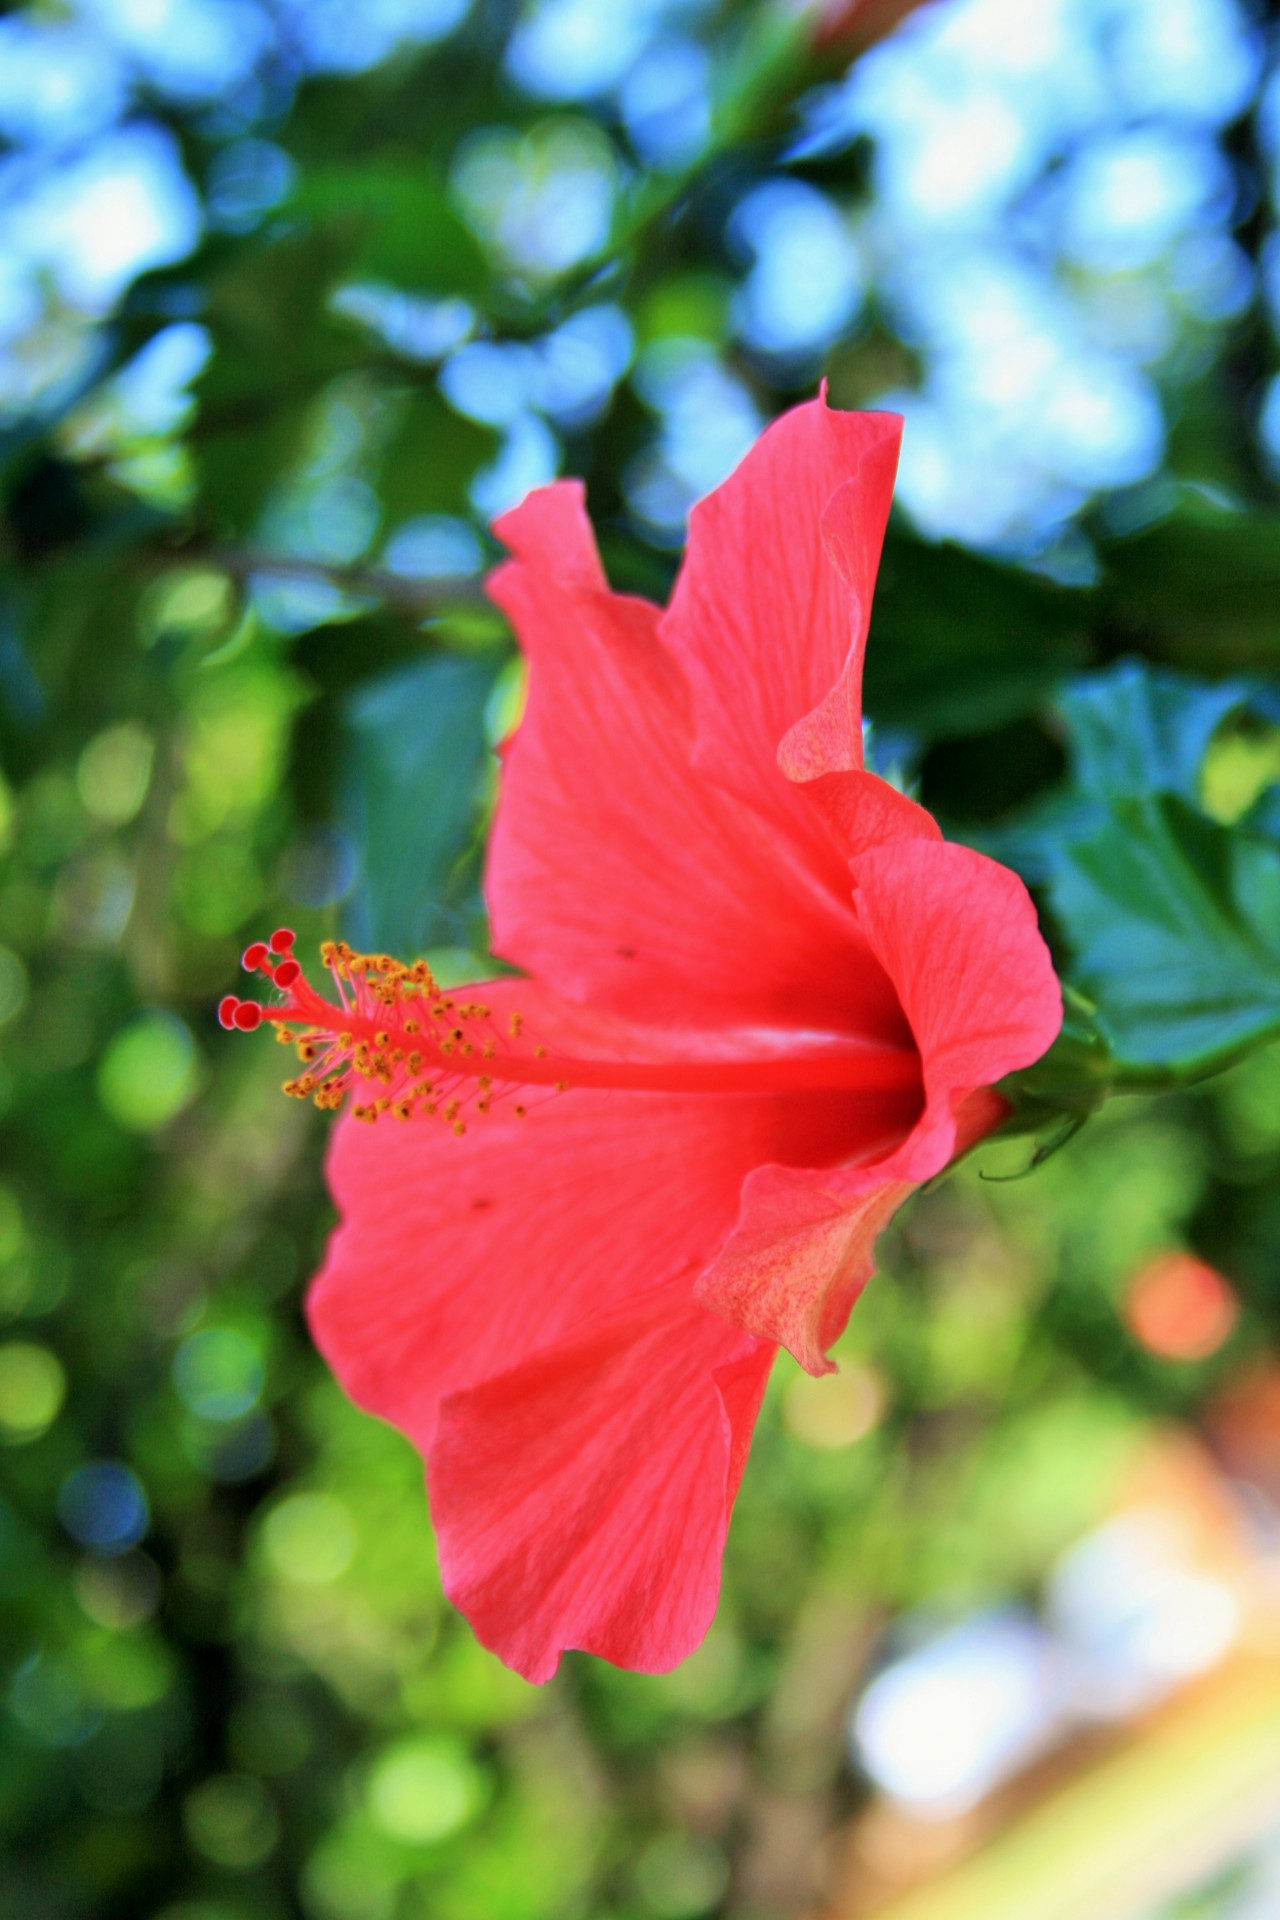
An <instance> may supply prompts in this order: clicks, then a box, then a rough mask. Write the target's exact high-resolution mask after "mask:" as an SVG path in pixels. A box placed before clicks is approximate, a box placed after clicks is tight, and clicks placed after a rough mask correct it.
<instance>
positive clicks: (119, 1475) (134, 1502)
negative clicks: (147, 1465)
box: [58, 1460, 150, 1554]
mask: <svg viewBox="0 0 1280 1920" xmlns="http://www.w3.org/2000/svg"><path fill="white" fill-rule="evenodd" d="M58 1518H59V1519H60V1520H61V1522H62V1524H63V1526H64V1527H65V1528H66V1530H67V1532H68V1533H69V1534H70V1535H71V1538H72V1539H73V1540H74V1541H76V1543H77V1544H78V1545H79V1546H82V1547H88V1548H90V1549H91V1550H92V1551H93V1552H94V1553H104V1554H116V1553H127V1552H128V1550H129V1548H130V1547H136V1546H137V1544H138V1542H139V1540H141V1538H142V1536H143V1534H144V1533H145V1532H146V1531H147V1527H148V1525H149V1524H150V1514H149V1512H148V1509H147V1496H146V1494H145V1493H144V1492H143V1490H142V1483H141V1482H140V1481H139V1479H138V1477H137V1475H136V1474H134V1473H131V1472H130V1471H129V1468H128V1467H126V1466H124V1465H123V1464H122V1462H120V1461H118V1460H92V1461H90V1462H89V1463H88V1465H87V1466H83V1467H77V1468H76V1470H75V1472H74V1473H70V1474H68V1475H67V1478H66V1479H65V1480H64V1481H63V1483H62V1486H61V1488H60V1489H59V1491H58Z"/></svg>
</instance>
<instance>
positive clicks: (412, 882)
mask: <svg viewBox="0 0 1280 1920" xmlns="http://www.w3.org/2000/svg"><path fill="white" fill-rule="evenodd" d="M501 664H502V661H501V656H500V655H498V654H496V653H489V654H484V655H470V656H459V655H457V654H450V653H436V654H432V655H431V656H430V657H429V658H428V659H426V660H423V661H420V662H416V663H415V664H414V665H412V666H409V667H404V668H401V669H399V670H398V671H396V672H395V673H391V674H387V675H386V676H385V677H384V678H382V679H380V680H377V681H375V682H373V683H372V684H368V685H365V686H362V687H361V688H360V689H359V690H358V691H356V692H354V693H352V694H351V695H349V696H348V699H347V701H346V703H345V727H344V736H345V738H344V748H343V753H342V761H343V776H342V780H341V785H340V814H341V818H342V822H343V824H344V826H345V827H346V829H347V831H348V832H349V833H350V834H351V835H352V837H353V839H354V840H355V842H356V844H357V845H358V846H359V848H360V850H361V857H362V880H361V886H360V891H359V894H358V897H357V899H356V900H355V902H354V904H353V907H352V909H351V917H350V937H351V938H352V939H353V940H354V941H355V942H356V943H357V944H359V945H360V946H363V947H366V948H379V949H381V948H386V949H387V950H388V951H390V952H392V953H396V954H400V955H404V956H411V955H413V954H415V953H418V952H420V951H421V950H422V949H423V948H424V947H432V946H439V945H449V946H467V945H473V944H474V943H475V942H476V941H477V939H481V940H482V939H483V932H482V929H481V927H480V924H479V923H480V917H481V916H480V908H479V901H478V897H477V893H476V887H477V879H478V871H479V843H480V836H481V832H482V828H483V820H484V813H485V802H486V798H487V791H488V785H489V774H490V769H491V766H492V757H491V755H490V752H489V747H488V744H487V742H486V739H485V733H484V712H485V707H486V704H487V702H488V700H489V696H490V694H491V693H492V691H493V686H494V681H495V679H496V676H497V672H498V669H499V667H500V666H501Z"/></svg>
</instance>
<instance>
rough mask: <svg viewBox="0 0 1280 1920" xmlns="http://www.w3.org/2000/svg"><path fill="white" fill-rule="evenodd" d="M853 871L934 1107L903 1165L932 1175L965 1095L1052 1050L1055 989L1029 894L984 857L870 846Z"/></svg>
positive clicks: (933, 846) (905, 844) (966, 851)
mask: <svg viewBox="0 0 1280 1920" xmlns="http://www.w3.org/2000/svg"><path fill="white" fill-rule="evenodd" d="M853 871H854V877H855V879H856V881H857V883H858V918H859V920H860V922H861V924H862V926H863V928H864V929H865V931H866V934H867V938H868V939H869V941H870V942H871V946H872V948H873V950H874V951H875V953H876V954H877V956H878V957H879V959H880V960H881V961H882V963H883V964H884V967H885V970H886V972H887V973H888V974H889V975H890V977H891V978H892V980H893V983H894V985H895V987H896V988H897V990H898V994H899V997H900V999H901V1002H902V1006H903V1010H904V1011H905V1013H906V1016H907V1019H908V1020H909V1021H910V1023H911V1030H912V1032H913V1033H914V1034H915V1037H916V1044H917V1046H918V1047H919V1049H920V1057H921V1061H922V1063H923V1068H924V1083H925V1093H926V1096H927V1100H928V1106H929V1108H930V1109H931V1111H930V1112H926V1115H925V1117H924V1118H923V1119H922V1120H921V1122H920V1125H919V1127H918V1128H917V1130H916V1134H915V1136H913V1142H909V1143H908V1145H907V1146H906V1147H904V1148H903V1149H902V1150H901V1154H902V1156H905V1157H903V1158H902V1159H901V1164H902V1167H903V1171H904V1173H905V1174H906V1175H907V1177H909V1178H912V1179H916V1180H923V1179H928V1178H930V1177H931V1176H932V1175H933V1174H934V1173H936V1172H938V1171H939V1169H940V1168H941V1167H943V1166H945V1165H946V1163H947V1161H948V1160H949V1159H950V1158H951V1156H952V1153H953V1152H954V1150H955V1146H954V1142H955V1128H954V1109H955V1107H956V1106H957V1105H958V1104H959V1102H960V1100H962V1099H963V1098H964V1097H965V1096H966V1095H967V1094H969V1093H970V1092H972V1090H973V1089H974V1088H975V1087H990V1086H993V1085H994V1084H995V1082H996V1081H997V1080H1001V1079H1003V1078H1004V1076H1005V1074H1007V1073H1013V1072H1015V1071H1016V1069H1017V1068H1019V1067H1026V1066H1030V1065H1031V1063H1032V1061H1034V1060H1038V1059H1039V1058H1040V1056H1041V1054H1043V1053H1046V1052H1047V1051H1048V1049H1049V1048H1050V1047H1051V1046H1052V1045H1053V1042H1054V1041H1055V1040H1056V1039H1057V1037H1058V1029H1059V1028H1060V1027H1061V1025H1062V990H1061V988H1060V987H1059V985H1058V981H1057V976H1056V975H1055V973H1054V971H1053V962H1052V960H1051V959H1050V957H1049V949H1048V948H1047V947H1046V946H1045V943H1044V940H1043V938H1042V937H1041V933H1040V927H1039V923H1038V921H1037V919H1036V910H1035V907H1034V905H1033V904H1032V900H1031V896H1030V894H1029V893H1028V892H1027V890H1026V888H1025V887H1024V886H1023V884H1022V882H1021V880H1020V879H1019V878H1018V876H1017V874H1016V873H1011V872H1010V871H1009V869H1008V868H1007V867H1002V866H1000V865H998V864H997V862H996V861H994V860H988V859H987V857H986V856H985V854H981V853H975V852H974V851H973V849H972V848H971V847H958V846H953V845H952V844H950V842H948V841H942V840H939V841H930V840H909V841H902V842H899V843H897V844H894V845H882V846H878V847H873V848H872V849H870V851H868V852H867V853H864V854H861V855H859V856H858V857H857V858H856V859H855V861H854V863H853Z"/></svg>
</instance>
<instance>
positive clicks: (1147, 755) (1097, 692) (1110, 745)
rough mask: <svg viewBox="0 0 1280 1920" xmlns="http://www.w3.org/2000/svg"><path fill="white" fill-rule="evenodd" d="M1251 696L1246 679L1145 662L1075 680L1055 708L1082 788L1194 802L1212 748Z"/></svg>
mask: <svg viewBox="0 0 1280 1920" xmlns="http://www.w3.org/2000/svg"><path fill="white" fill-rule="evenodd" d="M1248 697H1249V688H1248V687H1246V686H1244V685H1243V684H1242V683H1241V682H1239V681H1222V682H1218V683H1216V684H1214V683H1210V682H1207V681H1202V680H1192V679H1190V678H1188V677H1187V676H1186V675H1184V674H1180V673H1173V672H1170V671H1167V670H1165V669H1162V668H1158V667H1155V668H1153V667H1148V666H1146V665H1145V664H1144V663H1143V662H1142V661H1140V660H1122V661H1120V662H1119V663H1118V664H1117V665H1116V666H1114V667H1112V668H1110V669H1108V671H1107V672H1105V673H1098V674H1090V675H1088V676H1087V677H1085V678H1082V679H1079V680H1076V681H1074V682H1073V683H1072V684H1070V685H1069V686H1067V687H1065V688H1064V689H1063V690H1062V692H1061V693H1060V694H1059V696H1058V699H1057V701H1056V703H1055V704H1056V706H1057V709H1058V712H1059V713H1060V714H1061V715H1062V718H1063V720H1064V722H1065V724H1066V729H1067V735H1068V745H1069V749H1070V754H1071V759H1072V763H1073V769H1074V776H1075V784H1076V785H1077V786H1078V787H1080V788H1082V789H1083V790H1084V792H1085V793H1086V794H1088V795H1090V796H1094V797H1098V798H1101V797H1103V796H1106V797H1107V798H1110V799H1116V798H1122V797H1124V796H1127V795H1137V794H1144V793H1151V792H1156V793H1176V794H1180V795H1181V796H1182V798H1183V799H1185V800H1190V801H1193V802H1194V801H1195V800H1196V799H1197V798H1198V797H1199V791H1200V769H1201V767H1202V766H1203V765H1204V757H1205V754H1206V753H1207V752H1208V750H1209V742H1210V741H1211V740H1212V738H1213V736H1214V734H1215V733H1216V732H1217V730H1218V728H1219V727H1220V726H1221V724H1222V722H1223V721H1224V720H1225V719H1226V717H1227V715H1228V714H1229V713H1233V712H1235V711H1236V710H1237V709H1238V708H1239V707H1241V706H1242V705H1243V704H1244V703H1245V701H1246V700H1247V699H1248Z"/></svg>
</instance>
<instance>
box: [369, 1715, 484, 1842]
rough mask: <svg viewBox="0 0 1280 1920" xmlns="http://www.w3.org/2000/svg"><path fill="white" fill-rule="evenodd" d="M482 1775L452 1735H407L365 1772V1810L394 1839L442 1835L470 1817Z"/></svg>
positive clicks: (480, 1793)
mask: <svg viewBox="0 0 1280 1920" xmlns="http://www.w3.org/2000/svg"><path fill="white" fill-rule="evenodd" d="M487 1785H488V1783H487V1780H486V1778H485V1775H484V1774H483V1773H482V1772H481V1771H480V1769H479V1768H478V1767H477V1766H476V1764H475V1762H474V1761H473V1760H472V1759H471V1757H470V1755H469V1754H468V1753H467V1751H466V1749H465V1747H462V1746H460V1745H459V1744H458V1743H457V1742H456V1741H451V1740H445V1739H426V1738H424V1739H413V1740H404V1741H401V1742H399V1743H398V1744H397V1745H396V1746H394V1747H392V1748H391V1749H390V1750H389V1751H388V1752H387V1753H384V1754H383V1755H382V1757H381V1759H379V1760H378V1761H377V1762H376V1763H375V1765H374V1768H373V1771H372V1773H371V1774H370V1776H369V1789H368V1799H369V1811H370V1813H371V1814H372V1815H373V1818H374V1819H375V1820H376V1821H377V1823H378V1825H379V1826H380V1827H381V1828H382V1829H383V1831H384V1832H386V1833H389V1834H391V1835H392V1836H393V1838H395V1839H397V1840H408V1841H417V1842H419V1843H426V1842H430V1841H435V1840H444V1839H446V1838H447V1837H448V1836H449V1835H450V1834H451V1833H457V1832H458V1830H459V1829H460V1828H461V1827H464V1826H465V1825H466V1824H467V1822H468V1821H469V1820H471V1819H472V1818H474V1816H475V1814H476V1813H477V1812H478V1811H479V1809H480V1808H481V1806H482V1805H483V1804H484V1801H485V1799H486V1798H487Z"/></svg>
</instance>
